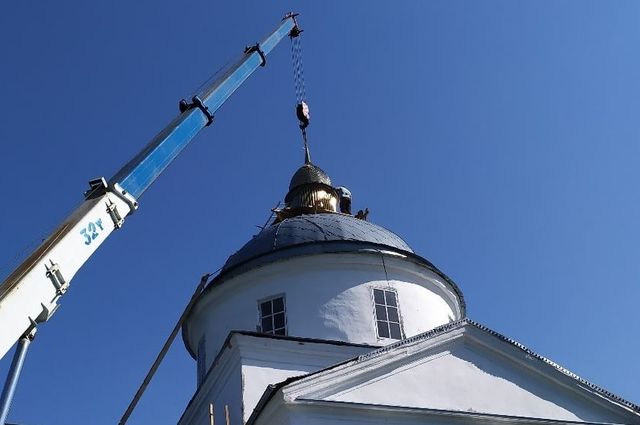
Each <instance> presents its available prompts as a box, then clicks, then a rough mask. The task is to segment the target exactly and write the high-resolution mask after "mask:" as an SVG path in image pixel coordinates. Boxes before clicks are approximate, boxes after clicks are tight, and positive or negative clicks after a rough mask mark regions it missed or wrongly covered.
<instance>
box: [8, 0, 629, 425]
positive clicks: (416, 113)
mask: <svg viewBox="0 0 640 425" xmlns="http://www.w3.org/2000/svg"><path fill="white" fill-rule="evenodd" d="M292 9H294V10H297V11H299V12H301V13H302V16H301V24H302V26H303V27H304V29H305V32H304V35H303V40H302V43H303V48H304V65H305V71H306V79H307V93H308V99H309V103H310V106H311V114H312V124H311V127H310V129H309V132H310V143H311V147H312V156H313V159H314V161H315V162H316V163H317V164H319V165H320V166H321V167H323V168H324V169H325V170H326V171H327V172H328V173H329V174H330V175H331V177H332V178H333V180H334V182H335V183H336V184H339V185H345V186H347V187H349V188H350V189H351V191H352V193H353V194H354V204H355V206H356V208H362V207H365V206H367V207H369V209H370V210H371V214H370V219H371V221H373V222H375V223H377V224H380V225H383V226H385V227H387V228H389V229H391V230H393V231H395V232H396V233H398V234H399V235H401V236H402V237H404V238H405V239H406V240H407V241H408V243H409V244H410V245H411V246H412V247H413V248H414V249H415V251H416V252H418V253H419V254H421V255H423V256H424V257H426V258H428V259H430V260H431V261H433V262H434V263H435V264H436V265H438V266H439V267H440V268H441V269H442V270H443V271H444V272H445V273H447V274H448V275H449V276H450V277H451V278H453V279H454V280H455V281H456V282H457V283H458V284H459V286H460V287H461V288H462V290H463V291H464V294H465V296H466V300H467V304H468V313H469V316H470V317H471V318H472V319H474V320H477V321H479V322H480V323H483V324H485V325H487V326H489V327H490V328H492V329H495V330H497V331H499V332H501V333H503V334H506V335H507V336H510V337H512V338H514V339H516V340H518V341H520V342H522V343H523V344H525V345H527V346H529V347H530V348H532V349H533V350H535V351H536V352H538V353H540V354H542V355H544V356H547V357H549V358H551V359H553V360H554V361H556V362H558V363H560V364H561V365H563V366H565V367H567V368H568V369H570V370H572V371H574V372H575V373H577V374H578V375H580V376H582V377H584V378H586V379H589V380H591V381H592V382H594V383H596V384H598V385H601V386H603V387H604V388H606V389H608V390H610V391H612V392H614V393H616V394H618V395H620V396H622V397H625V398H627V399H629V400H630V401H634V402H636V403H638V402H640V387H639V386H638V382H640V368H639V366H638V363H637V356H638V354H637V353H638V352H639V351H640V342H638V334H637V330H638V325H639V319H638V315H637V308H638V307H637V306H638V299H639V298H640V287H639V286H638V282H639V281H640V261H639V260H638V252H639V251H638V244H639V241H640V225H639V221H638V217H640V195H639V191H638V181H640V167H638V163H639V159H640V145H639V143H638V141H639V140H640V119H638V113H639V112H640V86H639V84H638V76H639V75H640V57H639V55H638V49H639V46H640V29H639V27H638V21H639V18H640V3H637V2H631V1H626V2H625V1H620V2H605V1H601V2H590V1H563V2H551V1H535V2H533V1H532V2H524V1H521V2H512V1H487V2H476V1H467V2H460V1H450V0H447V1H430V2H418V1H413V2H405V3H399V2H343V1H323V2H300V3H298V2H290V1H288V2H277V4H276V3H275V2H258V1H256V2H225V3H223V2H219V1H200V0H191V1H188V2H165V1H157V0H156V1H135V2H131V1H129V2H125V1H119V2H86V1H67V2H40V3H39V4H34V3H31V2H8V3H5V4H4V5H3V6H2V7H1V10H0V52H1V57H2V61H1V65H0V98H1V99H2V102H1V103H0V141H1V143H2V153H1V155H0V158H1V159H0V161H1V164H2V166H1V167H0V182H2V188H1V189H0V190H1V191H2V194H3V196H2V198H3V203H2V205H3V207H2V208H1V209H0V232H1V235H2V244H0V268H1V269H2V272H3V273H2V274H3V275H5V274H6V273H8V272H9V271H10V270H11V266H12V265H15V264H16V261H15V259H16V257H21V256H22V255H24V254H26V253H27V252H28V251H29V249H30V248H33V247H35V246H36V245H37V243H38V241H39V240H40V239H41V238H42V237H44V236H46V235H47V234H48V232H49V231H51V230H52V229H53V228H54V227H55V226H56V224H58V223H59V222H60V221H61V220H62V219H63V218H64V217H65V216H66V214H67V213H68V212H70V211H71V210H72V208H73V207H74V206H75V205H76V204H77V203H78V202H80V200H81V195H82V192H83V190H84V189H85V188H86V181H87V180H89V179H90V178H93V177H96V176H103V175H104V176H107V177H110V176H111V175H112V174H113V173H114V172H115V171H117V169H118V168H119V167H120V166H121V165H122V164H123V163H124V162H126V160H127V159H128V158H130V157H131V156H132V155H133V154H134V153H136V152H137V151H138V150H139V149H140V148H141V147H142V146H143V145H144V144H145V143H146V142H147V141H148V140H149V139H150V138H151V137H152V136H153V135H154V134H155V133H156V132H157V131H158V130H160V129H161V128H162V127H163V126H164V125H165V124H166V123H167V122H168V121H169V120H170V119H171V118H172V117H173V116H175V115H176V113H177V106H178V100H179V99H180V98H182V97H186V96H188V95H189V94H190V93H192V91H193V90H194V89H195V88H196V87H198V86H199V84H200V83H201V82H202V81H204V80H205V79H206V78H207V77H208V76H209V75H210V74H212V73H213V72H214V71H216V70H217V69H218V68H219V67H220V66H222V65H224V64H225V63H226V62H227V61H228V60H230V59H232V58H234V57H235V56H236V55H237V54H238V53H239V52H240V51H241V50H242V48H243V47H244V46H245V45H246V44H252V43H254V42H255V41H257V40H258V39H260V38H261V37H262V36H263V35H265V34H266V33H267V32H269V31H270V30H271V29H272V28H273V27H274V26H275V25H276V24H277V23H278V21H279V19H280V18H281V16H282V15H283V14H284V12H286V11H288V10H292ZM293 105H294V91H293V81H292V71H291V61H290V51H289V44H288V41H287V42H286V43H284V44H283V45H281V46H280V47H279V48H278V49H277V51H276V52H274V54H273V55H272V56H271V57H270V58H269V63H268V66H267V67H266V68H265V69H260V70H259V71H258V73H257V74H255V75H254V76H253V77H252V78H251V79H250V81H248V82H247V83H246V84H245V85H244V86H243V87H242V88H241V89H240V90H239V91H238V92H237V93H236V94H235V95H234V96H233V97H232V98H231V100H230V101H229V102H228V103H227V104H226V105H225V106H224V107H223V108H222V109H221V110H220V111H219V113H218V114H217V121H216V124H215V125H214V126H213V127H211V128H208V129H206V130H205V131H204V132H203V133H202V134H201V135H200V136H199V137H198V139H197V140H196V141H195V142H194V143H193V144H192V145H191V146H190V147H189V148H188V149H187V150H186V151H185V152H184V153H183V155H182V156H181V157H180V158H179V160H178V161H176V163H175V164H174V165H173V166H171V167H170V169H169V170H168V171H167V172H166V173H165V175H163V176H162V177H161V179H160V180H159V181H158V182H157V183H156V185H155V186H153V187H152V188H151V190H149V191H148V192H147V193H146V194H145V195H144V196H143V197H142V199H141V200H140V201H141V207H140V209H139V211H138V212H137V213H136V214H135V215H134V216H133V217H131V218H130V219H129V220H128V221H127V223H126V224H125V227H124V229H123V230H121V231H119V232H117V233H116V234H114V236H113V237H112V238H111V239H110V240H109V241H107V242H106V244H105V245H103V247H102V248H101V249H100V251H99V252H98V253H97V255H95V256H94V258H92V259H91V260H90V262H89V263H88V264H87V265H86V266H85V267H84V268H83V269H82V271H81V272H80V273H79V274H78V275H77V277H76V278H75V280H74V281H73V284H72V287H71V290H70V292H69V293H68V295H67V296H66V297H65V299H64V300H63V302H62V306H61V308H60V310H59V311H58V313H56V315H55V317H54V318H53V319H52V321H51V322H50V323H48V324H46V325H44V326H42V327H41V329H40V331H39V335H38V337H37V339H36V341H35V342H34V344H33V346H32V349H31V351H30V353H29V355H28V358H27V364H26V368H25V371H24V374H23V379H22V380H21V382H20V386H19V388H18V393H17V396H16V399H15V402H14V407H13V409H12V411H11V414H10V418H9V419H10V420H11V421H15V422H20V423H24V424H27V425H41V424H63V423H64V424H72V425H73V424H86V423H91V424H113V423H116V422H117V420H118V418H119V417H120V415H121V414H122V412H123V410H124V409H125V407H126V405H127V403H128V401H129V400H130V397H131V396H132V394H133V393H134V391H135V389H136V387H137V385H138V384H139V383H140V381H141V379H142V377H143V376H144V374H145V372H146V370H147V368H148V366H149V365H150V363H151V361H152V359H153V358H154V356H155V355H156V353H157V351H158V350H159V348H160V346H161V344H162V342H163V340H164V338H165V337H166V335H167V334H168V333H169V331H170V329H171V327H172V326H173V323H174V322H175V320H176V319H177V317H178V315H179V313H180V311H181V310H182V308H183V306H184V305H185V304H186V302H187V300H188V298H189V297H190V295H191V293H192V291H193V289H194V287H195V286H196V284H197V283H198V280H199V277H200V275H202V274H203V273H205V272H209V271H213V270H215V269H217V268H218V267H219V266H220V265H221V264H222V263H224V261H225V260H226V258H227V257H228V256H229V255H230V254H232V253H233V252H234V251H235V250H237V249H238V248H239V247H240V246H242V244H243V243H244V242H246V241H247V240H248V239H249V238H250V237H251V236H252V235H253V234H254V233H255V232H256V231H257V228H256V227H255V225H258V224H262V223H264V221H265V220H266V218H267V217H268V214H269V209H270V208H271V207H273V206H274V205H275V204H276V203H277V201H278V200H281V199H282V198H283V197H284V195H285V192H286V189H287V185H288V181H289V178H290V177H291V175H292V173H293V172H294V170H295V169H296V168H297V167H298V166H299V165H300V164H301V162H302V158H303V156H302V150H301V142H300V138H299V134H298V129H297V127H296V121H295V118H294V114H293ZM1 326H6V324H2V325H1ZM9 362H10V356H5V358H4V359H2V361H1V362H0V373H1V374H2V375H1V376H2V377H4V375H5V373H6V369H7V367H8V364H9ZM195 370H196V365H195V362H194V361H193V360H192V359H191V358H190V357H189V356H188V354H187V353H186V351H185V349H184V347H183V345H182V342H181V341H180V340H179V341H177V343H176V344H175V346H174V347H173V349H172V350H171V352H170V355H169V357H168V360H167V361H166V363H165V364H164V365H163V367H162V368H161V369H160V372H159V374H158V375H157V377H156V380H155V381H154V382H153V384H152V386H151V389H150V390H149V391H148V393H147V394H146V396H145V397H144V398H143V400H142V402H141V404H140V406H139V409H138V410H137V411H136V413H134V416H133V417H132V420H131V423H132V424H135V423H139V424H151V423H175V422H176V420H177V418H178V417H179V416H180V414H181V413H182V411H183V410H184V407H185V406H186V403H187V401H188V400H189V399H190V397H191V396H192V394H193V391H194V389H195Z"/></svg>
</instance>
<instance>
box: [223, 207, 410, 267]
mask: <svg viewBox="0 0 640 425" xmlns="http://www.w3.org/2000/svg"><path fill="white" fill-rule="evenodd" d="M322 242H351V243H356V244H359V245H360V246H362V245H363V244H368V245H376V246H378V247H379V246H383V247H388V248H393V249H395V250H400V251H404V252H408V253H413V250H412V249H411V248H410V247H409V245H407V243H406V242H405V241H403V240H402V239H401V238H400V237H399V236H398V235H396V234H395V233H393V232H391V231H390V230H387V229H385V228H383V227H381V226H378V225H375V224H373V223H370V222H368V221H365V220H360V219H357V218H355V217H352V216H350V215H346V214H307V215H300V216H297V217H292V218H288V219H285V220H283V221H281V222H279V223H277V224H274V225H272V226H269V227H267V228H265V229H264V230H263V231H262V232H260V233H258V234H257V235H256V236H254V237H253V239H251V240H250V241H249V242H247V243H246V244H245V245H244V246H243V247H242V248H240V250H238V251H237V252H236V253H235V254H233V255H232V256H231V257H229V259H228V260H227V262H226V263H225V265H224V267H223V268H222V273H221V274H223V273H225V272H226V271H228V270H230V269H232V268H234V267H236V266H239V265H241V264H243V263H246V262H248V261H252V260H256V259H258V258H260V257H262V258H263V259H264V260H270V258H269V259H268V258H265V256H267V255H268V254H273V253H276V252H281V251H283V250H287V253H286V254H283V255H284V256H289V255H295V253H293V252H292V251H291V248H295V247H298V248H302V247H304V246H307V245H309V244H314V243H322ZM354 246H355V245H354Z"/></svg>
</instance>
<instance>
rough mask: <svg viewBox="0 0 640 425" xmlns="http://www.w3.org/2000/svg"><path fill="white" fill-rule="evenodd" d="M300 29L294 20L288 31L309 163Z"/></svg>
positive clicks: (307, 117)
mask: <svg viewBox="0 0 640 425" xmlns="http://www.w3.org/2000/svg"><path fill="white" fill-rule="evenodd" d="M296 16H298V14H297V13H292V14H289V15H287V17H291V18H293V20H294V22H295V19H296ZM301 33H302V30H301V29H300V28H299V27H298V23H297V22H295V26H294V27H293V29H292V30H291V32H290V33H289V37H290V38H291V62H292V65H293V81H294V86H295V91H296V102H297V103H296V116H297V117H298V121H299V122H300V131H302V140H303V141H304V152H305V163H306V164H309V163H311V157H310V155H309V145H308V143H307V127H308V126H309V120H310V118H311V117H310V115H309V105H307V103H306V101H305V100H306V98H307V93H306V87H305V84H304V68H303V66H302V44H301V43H300V34H301Z"/></svg>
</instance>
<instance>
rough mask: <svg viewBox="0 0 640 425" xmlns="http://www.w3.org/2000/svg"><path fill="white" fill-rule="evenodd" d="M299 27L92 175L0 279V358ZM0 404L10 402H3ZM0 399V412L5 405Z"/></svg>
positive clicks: (284, 26)
mask: <svg viewBox="0 0 640 425" xmlns="http://www.w3.org/2000/svg"><path fill="white" fill-rule="evenodd" d="M299 33H300V30H299V29H298V28H297V26H296V22H295V15H294V14H290V15H288V16H287V17H285V19H283V21H282V22H281V23H280V24H279V25H278V27H277V28H276V29H275V30H274V31H273V32H271V33H270V34H269V35H268V36H267V37H266V38H265V39H264V40H262V41H261V42H260V43H258V44H256V45H255V46H253V47H251V48H247V49H246V50H245V54H244V56H243V57H242V58H241V59H240V60H239V61H237V62H236V63H235V64H234V65H233V66H231V67H230V68H229V69H228V70H227V71H226V72H225V73H224V74H222V75H221V76H220V77H219V78H218V79H216V80H214V81H213V82H212V83H211V84H208V85H207V86H206V87H205V88H204V89H203V90H202V91H201V92H200V93H198V94H197V95H196V96H194V97H193V99H192V100H191V103H187V102H186V101H182V102H180V111H181V113H180V115H178V116H177V117H176V118H174V119H173V120H172V121H171V122H170V123H169V125H167V126H166V127H165V128H164V129H163V130H162V131H160V133H159V134H158V135H157V136H155V137H154V138H153V139H152V140H151V141H150V142H149V143H148V144H147V146H145V148H144V149H142V150H141V151H140V152H139V153H138V154H137V155H136V156H135V157H134V158H133V159H132V160H131V161H129V162H128V163H127V164H126V165H125V166H124V167H123V168H122V169H121V170H120V171H118V172H117V173H116V174H115V175H114V176H113V177H112V178H111V179H110V180H109V181H108V182H106V181H105V180H104V179H102V178H100V179H95V180H93V181H91V182H90V185H91V189H90V190H89V191H88V192H87V193H86V199H85V201H84V202H83V203H82V204H80V206H78V208H76V209H75V210H74V211H73V212H72V213H71V214H70V215H69V216H68V217H67V218H66V219H65V220H64V221H63V222H62V223H61V224H60V226H59V227H58V228H57V229H56V230H55V231H54V232H53V233H52V234H51V235H50V236H49V237H48V238H47V239H46V240H45V241H43V243H42V244H41V245H40V246H39V247H38V248H37V249H36V250H35V251H34V252H33V253H31V255H30V256H29V257H28V258H27V259H26V260H24V261H23V262H22V264H20V265H19V266H18V267H17V268H16V269H15V270H14V271H13V272H12V273H11V274H10V275H9V276H8V277H7V278H6V279H5V281H4V282H2V283H1V284H0V323H2V324H3V326H2V327H0V358H2V357H3V356H4V354H5V353H6V352H7V351H8V350H9V349H10V348H11V346H12V345H13V344H15V342H16V341H18V340H19V339H20V338H22V337H26V338H29V339H31V338H33V334H34V333H35V330H36V327H37V325H39V324H40V323H43V322H46V321H48V320H49V318H50V317H51V316H52V315H53V313H54V312H55V311H56V309H57V308H58V306H59V303H58V302H59V300H60V299H61V298H62V297H63V295H64V294H65V293H66V291H67V288H68V287H69V285H70V281H71V280H72V279H73V277H74V276H75V274H76V273H77V272H78V270H79V269H80V268H81V267H82V265H83V264H84V263H85V262H86V261H88V260H89V258H90V257H91V256H92V255H93V254H94V253H95V251H96V250H97V249H98V247H100V246H101V245H102V243H103V242H104V241H105V240H106V239H107V238H108V237H109V236H110V235H111V233H112V232H113V231H115V230H117V229H119V228H120V227H121V226H122V224H123V222H124V218H125V217H126V216H128V215H129V214H131V213H133V212H134V210H135V209H136V208H137V206H138V203H137V201H136V199H137V198H138V197H139V196H140V195H142V194H143V193H144V191H145V190H147V189H148V188H149V186H151V184H152V183H153V182H154V181H155V180H156V179H157V178H158V176H159V175H160V174H161V173H162V172H163V171H164V169H165V168H167V167H168V166H169V164H171V162H173V161H174V160H175V159H176V157H177V156H178V155H179V154H180V152H181V151H182V150H183V149H184V148H185V147H186V146H187V145H188V144H189V143H190V142H191V140H193V138H194V137H195V136H196V134H198V132H199V131H200V130H202V129H203V128H204V127H206V126H207V125H209V124H211V122H212V121H213V114H214V113H215V112H216V111H217V110H218V109H219V108H220V106H222V104H224V102H225V101H226V100H227V99H228V98H229V97H230V96H231V95H232V94H233V93H234V92H235V91H236V90H237V89H238V88H239V87H240V86H241V85H242V83H243V82H244V81H245V80H246V79H247V78H248V77H249V76H250V75H251V74H252V73H253V72H254V71H255V70H256V69H257V68H258V67H259V66H261V65H264V64H265V60H266V59H265V57H266V55H268V54H269V53H270V52H271V51H272V50H273V49H274V48H275V47H276V46H277V45H278V43H279V42H280V41H282V39H283V38H285V37H287V36H292V37H295V36H297V35H298V34H299ZM1 400H4V399H3V398H2V397H0V405H4V406H8V404H7V403H2V401H1ZM3 411H4V410H3V408H2V406H0V416H1V415H2V412H3Z"/></svg>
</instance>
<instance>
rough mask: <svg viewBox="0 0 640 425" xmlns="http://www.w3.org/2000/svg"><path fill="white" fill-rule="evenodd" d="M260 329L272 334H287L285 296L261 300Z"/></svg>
mask: <svg viewBox="0 0 640 425" xmlns="http://www.w3.org/2000/svg"><path fill="white" fill-rule="evenodd" d="M258 305H259V306H260V308H259V310H260V331H261V332H264V333H268V334H272V335H286V334H287V320H286V311H285V310H286V309H285V301H284V297H277V298H272V299H270V300H267V301H260V302H259V304H258Z"/></svg>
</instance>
